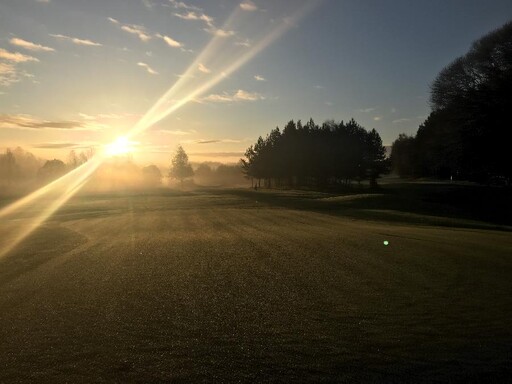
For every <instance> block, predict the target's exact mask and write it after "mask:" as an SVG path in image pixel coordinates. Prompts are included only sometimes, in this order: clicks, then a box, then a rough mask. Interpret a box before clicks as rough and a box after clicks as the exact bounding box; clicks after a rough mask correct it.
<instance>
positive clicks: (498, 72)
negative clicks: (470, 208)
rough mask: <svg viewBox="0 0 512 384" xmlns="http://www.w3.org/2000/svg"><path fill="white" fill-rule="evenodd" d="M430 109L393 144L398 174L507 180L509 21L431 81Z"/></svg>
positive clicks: (511, 74) (511, 67)
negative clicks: (414, 129)
mask: <svg viewBox="0 0 512 384" xmlns="http://www.w3.org/2000/svg"><path fill="white" fill-rule="evenodd" d="M430 103H431V107H432V111H431V113H430V115H429V116H428V118H427V119H426V121H425V122H424V123H423V124H421V125H420V127H419V128H418V131H417V133H416V135H414V136H408V135H405V134H401V135H400V136H399V137H398V138H397V139H396V140H395V141H394V142H393V145H392V151H391V161H392V166H393V169H394V171H396V172H397V173H398V174H399V175H400V176H403V177H436V178H452V179H463V180H471V181H477V182H489V181H491V180H493V179H496V178H501V179H503V180H504V181H505V183H510V181H511V180H512V161H510V152H509V147H510V142H509V140H510V139H507V137H510V136H509V135H510V133H509V132H508V131H509V130H510V117H509V114H510V111H511V110H512V22H508V23H507V24H505V25H504V26H502V27H501V28H499V29H497V30H495V31H493V32H491V33H489V34H487V35H485V36H484V37H482V38H481V39H479V40H477V41H475V42H474V43H473V44H472V46H471V49H470V50H469V51H468V52H467V53H466V54H465V55H463V56H461V57H459V58H457V59H456V60H454V61H453V62H452V63H451V64H449V65H448V66H447V67H446V68H444V69H443V70H442V71H441V72H440V73H439V74H438V76H437V77H436V79H435V80H434V82H433V83H432V85H431V97H430Z"/></svg>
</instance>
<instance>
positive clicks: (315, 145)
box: [241, 119, 388, 188]
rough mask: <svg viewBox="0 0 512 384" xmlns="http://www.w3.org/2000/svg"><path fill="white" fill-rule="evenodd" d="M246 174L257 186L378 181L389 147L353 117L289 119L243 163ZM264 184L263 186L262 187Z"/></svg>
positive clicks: (254, 147)
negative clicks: (344, 120)
mask: <svg viewBox="0 0 512 384" xmlns="http://www.w3.org/2000/svg"><path fill="white" fill-rule="evenodd" d="M241 165H242V169H243V172H244V173H245V174H246V176H247V177H248V178H250V179H251V181H252V184H253V186H257V187H261V186H264V187H267V188H271V187H277V188H282V187H289V188H293V187H320V188H324V187H329V186H336V185H346V184H350V183H351V182H352V181H358V182H360V181H362V180H369V181H370V185H372V186H375V185H376V184H377V178H378V177H379V175H381V174H382V173H383V172H385V171H386V169H387V167H388V163H387V161H386V156H385V148H384V146H383V145H382V140H381V138H380V136H379V134H378V132H377V131H376V130H375V129H372V130H370V131H367V130H366V129H364V128H363V127H362V126H360V125H359V124H358V123H357V122H356V121H355V120H354V119H351V120H350V121H348V122H346V123H345V122H343V121H341V122H339V123H336V122H334V121H326V122H324V123H323V124H322V125H321V126H320V125H317V124H315V122H314V121H313V119H310V120H309V121H308V122H307V123H306V124H304V125H303V124H302V122H301V121H300V120H299V121H297V123H295V122H294V121H293V120H291V121H289V122H288V123H287V124H286V125H285V126H284V128H283V131H282V132H281V130H280V129H279V127H277V128H275V129H274V130H272V131H271V132H270V133H269V134H268V135H267V136H266V137H265V138H262V137H261V136H260V137H259V138H258V140H257V141H256V143H255V144H254V145H251V146H250V147H249V148H248V149H247V151H246V152H245V158H244V159H241ZM262 182H263V184H262Z"/></svg>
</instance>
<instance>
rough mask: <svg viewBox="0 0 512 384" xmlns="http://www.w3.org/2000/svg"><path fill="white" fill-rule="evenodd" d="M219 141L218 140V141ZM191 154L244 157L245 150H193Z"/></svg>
mask: <svg viewBox="0 0 512 384" xmlns="http://www.w3.org/2000/svg"><path fill="white" fill-rule="evenodd" d="M216 142H218V141H216ZM189 155H190V156H208V157H242V156H244V153H243V152H191V153H189Z"/></svg>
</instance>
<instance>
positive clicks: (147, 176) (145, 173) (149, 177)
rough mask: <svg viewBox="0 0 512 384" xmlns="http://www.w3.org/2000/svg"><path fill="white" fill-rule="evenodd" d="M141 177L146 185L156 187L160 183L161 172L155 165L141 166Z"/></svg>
mask: <svg viewBox="0 0 512 384" xmlns="http://www.w3.org/2000/svg"><path fill="white" fill-rule="evenodd" d="M142 177H143V179H144V185H145V186H146V187H158V186H160V185H161V184H162V172H160V168H158V167H157V166H156V165H153V164H151V165H148V166H147V167H144V168H142Z"/></svg>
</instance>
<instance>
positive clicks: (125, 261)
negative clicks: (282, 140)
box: [0, 190, 512, 383]
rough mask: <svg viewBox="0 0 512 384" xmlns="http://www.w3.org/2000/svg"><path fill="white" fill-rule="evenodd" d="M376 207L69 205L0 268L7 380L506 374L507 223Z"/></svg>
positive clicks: (2, 376)
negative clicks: (433, 218) (436, 222)
mask: <svg viewBox="0 0 512 384" xmlns="http://www.w3.org/2000/svg"><path fill="white" fill-rule="evenodd" d="M260 192H261V193H260ZM430 195H431V196H432V194H430ZM380 196H389V194H388V192H387V191H384V192H382V193H380V194H377V195H368V196H367V197H359V198H356V197H350V198H344V197H335V196H334V195H332V194H320V193H313V192H263V191H258V192H253V191H245V190H227V191H226V190H203V191H197V192H193V193H172V194H169V193H168V192H165V191H161V192H159V193H152V194H146V195H130V194H122V195H114V194H112V195H103V196H81V197H77V198H75V199H73V200H72V201H71V202H69V203H68V204H67V205H66V206H65V207H63V208H62V209H61V210H60V211H59V212H58V213H57V214H56V215H55V216H54V217H53V219H52V220H51V221H50V222H48V223H47V224H46V225H45V226H44V227H42V228H41V229H39V230H38V231H37V232H35V233H34V234H33V235H32V236H31V237H30V238H28V239H27V240H26V241H25V242H23V243H22V244H21V245H20V246H18V247H17V248H16V249H15V250H14V251H13V252H11V253H10V254H9V255H8V256H7V257H5V258H4V259H2V260H0V340H1V342H0V367H1V369H0V382H51V383H58V382H84V383H90V382H169V381H173V382H180V381H193V382H197V381H220V382H223V381H242V382H245V381H247V382H254V381H265V382H266V381H279V382H292V381H299V382H301V381H319V382H333V381H337V382H343V381H347V382H353V381H365V382H433V381H434V382H435V381H438V382H459V381H460V382H468V381H474V382H482V381H508V380H510V378H511V377H512V376H511V375H512V369H511V368H510V367H511V366H512V329H511V327H510V319H511V318H512V296H511V294H510V293H511V292H512V282H511V279H510V276H512V255H511V252H510V251H511V249H512V240H511V237H510V232H508V231H507V227H505V226H503V225H501V224H500V230H499V231H496V230H489V229H483V228H485V227H493V226H496V225H498V224H497V223H492V222H491V223H489V222H482V221H476V219H475V218H474V217H471V218H469V219H468V218H464V217H460V216H457V215H452V216H439V217H440V220H441V221H442V220H445V221H443V222H442V223H443V225H444V224H447V223H448V224H449V225H451V227H437V226H431V225H428V226H427V225H425V224H429V223H430V221H429V220H430V219H429V218H428V217H429V215H426V214H423V213H422V212H420V211H421V210H420V211H418V210H415V211H413V212H412V213H411V212H406V210H405V209H403V210H399V209H392V208H393V204H395V205H396V204H398V203H396V202H395V203H390V205H388V206H385V207H384V208H382V207H379V208H381V209H382V210H383V211H384V214H381V215H382V216H381V217H377V216H378V215H377V216H375V215H374V214H372V213H371V212H372V209H374V207H372V206H371V204H370V203H368V204H366V206H364V204H363V203H362V202H363V201H365V200H366V201H367V202H369V201H371V199H374V198H375V199H380V198H381V197H380ZM409 196H411V194H409ZM411 199H412V197H411ZM354 204H363V207H361V206H358V205H354ZM418 204H421V202H418ZM427 204H429V203H428V202H427ZM434 204H440V203H434ZM441 205H442V204H441ZM368 206H369V208H368ZM397 206H398V207H400V204H398V205H397ZM368 212H370V214H369V213H368ZM434 213H435V215H437V214H438V212H437V211H436V212H434ZM392 214H394V215H395V217H394V218H393V217H392ZM407 214H409V215H412V219H411V217H407ZM404 215H405V216H404ZM397 217H398V218H397ZM425 217H426V218H427V219H425V220H426V221H422V220H421V218H425ZM368 219H370V220H368ZM379 220H380V221H379ZM382 220H385V221H382ZM457 223H461V224H464V225H463V226H464V227H465V228H461V227H460V226H457ZM18 224H19V223H18ZM418 224H421V225H418ZM384 240H387V241H389V245H388V246H384V244H383V241H384ZM1 241H2V240H0V244H1Z"/></svg>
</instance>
